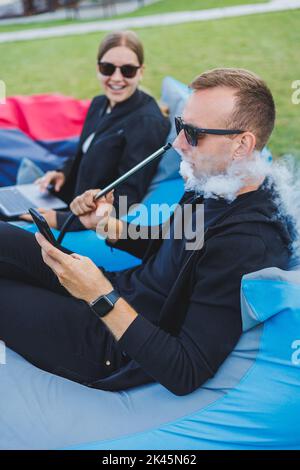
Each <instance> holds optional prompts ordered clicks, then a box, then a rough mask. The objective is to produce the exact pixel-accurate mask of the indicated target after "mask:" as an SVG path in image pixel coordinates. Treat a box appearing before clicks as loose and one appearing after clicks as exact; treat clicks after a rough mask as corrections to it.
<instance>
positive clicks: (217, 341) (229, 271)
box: [95, 185, 291, 395]
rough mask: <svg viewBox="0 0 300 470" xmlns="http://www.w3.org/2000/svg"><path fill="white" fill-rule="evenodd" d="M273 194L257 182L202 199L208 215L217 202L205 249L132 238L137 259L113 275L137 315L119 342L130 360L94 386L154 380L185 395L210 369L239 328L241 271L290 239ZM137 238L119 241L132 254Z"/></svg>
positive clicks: (257, 265)
mask: <svg viewBox="0 0 300 470" xmlns="http://www.w3.org/2000/svg"><path fill="white" fill-rule="evenodd" d="M272 199H273V198H272V193H271V191H270V190H268V189H266V188H265V187H264V185H263V186H262V187H261V188H260V189H259V190H257V191H253V192H250V193H246V194H243V195H241V196H239V197H238V198H237V199H236V200H235V201H234V202H232V203H231V204H228V203H226V202H225V201H223V202H221V203H220V201H218V202H216V203H214V202H213V201H211V203H210V204H207V203H206V204H205V206H206V213H207V215H208V216H209V207H210V209H211V210H212V211H213V209H216V207H215V206H216V204H217V205H218V208H217V211H216V212H218V217H217V219H216V218H215V217H213V220H212V219H211V220H210V222H211V223H210V226H209V227H208V228H207V230H206V233H205V238H204V245H203V247H202V248H201V249H200V250H195V251H193V252H192V253H190V254H186V253H184V252H180V250H178V246H177V247H176V244H175V243H174V242H172V240H170V241H169V242H168V243H167V241H166V240H164V241H163V242H161V243H160V244H157V241H156V242H155V246H156V248H153V246H152V248H151V244H152V245H154V243H153V242H149V241H147V240H138V243H137V251H138V252H139V253H141V252H143V249H142V246H144V253H145V255H144V261H143V264H142V265H141V266H139V267H136V268H133V269H131V270H126V271H123V272H121V274H118V275H117V276H116V278H115V279H116V285H117V287H119V289H120V292H121V293H122V290H123V291H124V297H125V298H127V299H128V301H129V303H131V304H132V306H133V307H134V308H136V310H137V313H138V316H137V317H136V319H135V320H134V321H133V322H132V323H131V325H130V326H129V328H128V329H127V330H126V331H125V333H124V334H123V336H122V337H121V338H120V340H119V341H118V344H117V346H118V347H119V348H121V349H122V350H123V351H124V352H125V353H126V354H127V356H128V358H129V362H128V363H127V364H126V365H124V367H123V368H121V369H119V370H118V371H116V372H115V373H113V374H112V375H111V376H110V377H107V378H105V379H101V380H99V381H98V382H97V384H95V386H97V387H98V388H102V389H107V390H118V389H122V388H127V387H131V386H135V385H139V384H142V383H147V382H151V381H158V382H160V383H161V384H162V385H164V386H165V387H166V388H167V389H169V390H170V391H172V392H173V393H175V394H176V395H184V394H187V393H190V392H192V391H193V390H195V389H196V388H198V387H199V386H200V385H202V384H203V383H204V382H205V381H206V380H207V379H209V378H210V377H212V376H213V375H214V374H215V373H216V371H217V370H218V368H219V367H220V365H221V364H222V362H223V361H224V360H225V358H226V357H227V356H228V354H229V353H230V352H231V351H232V350H233V349H234V346H235V344H236V343H237V341H238V339H239V337H240V335H241V332H242V326H241V311H240V284H241V278H242V276H243V275H244V274H246V273H249V272H253V271H256V270H259V269H262V268H265V267H269V266H278V267H281V268H282V267H285V266H286V264H287V261H288V257H289V254H290V252H289V245H290V242H291V237H290V234H289V232H288V229H287V226H286V224H285V222H284V220H283V219H280V218H278V217H277V216H276V214H277V211H276V207H275V206H274V204H273V202H272ZM216 212H215V214H214V215H216ZM135 243H136V241H130V240H121V241H120V242H118V244H117V246H118V247H120V248H125V247H126V248H127V249H128V251H131V252H132V253H134V254H137V253H136V252H135V248H134V246H135ZM147 245H148V246H147ZM149 245H150V249H149ZM147 253H148V254H147ZM176 254H177V255H178V259H177V260H176ZM172 256H174V257H175V258H174V259H173V260H172ZM174 270H175V272H174ZM112 279H113V276H112Z"/></svg>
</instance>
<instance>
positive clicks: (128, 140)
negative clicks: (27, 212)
mask: <svg viewBox="0 0 300 470" xmlns="http://www.w3.org/2000/svg"><path fill="white" fill-rule="evenodd" d="M107 105H108V99H107V97H106V96H104V95H102V96H97V97H95V98H94V99H93V101H92V103H91V105H90V107H89V110H88V113H87V117H86V119H85V122H84V126H83V130H82V133H81V136H80V139H79V144H78V150H77V153H76V156H75V158H74V160H70V161H69V162H67V164H66V165H65V166H64V167H63V168H60V170H61V171H63V172H64V173H65V175H66V177H67V180H66V183H65V185H64V186H63V188H62V191H61V192H60V193H59V196H60V197H61V198H62V199H64V200H65V201H66V202H67V203H70V202H71V201H72V199H73V198H74V197H75V196H78V195H79V194H82V193H83V192H84V191H86V190H87V189H96V188H100V189H102V188H104V187H105V186H107V185H108V184H109V183H111V182H112V181H114V180H115V179H116V178H118V177H119V176H121V175H122V174H124V173H125V172H126V171H128V170H129V169H130V168H132V167H133V166H135V165H136V164H137V163H139V162H140V161H142V160H143V159H144V158H145V157H147V156H148V155H150V154H151V153H153V152H154V151H155V150H157V149H158V148H159V147H161V146H162V145H164V144H165V141H166V138H167V135H168V132H169V129H170V122H169V120H168V119H167V118H165V117H164V116H163V115H162V113H161V111H160V109H159V107H158V105H157V103H156V102H155V100H154V99H153V98H152V97H151V96H149V95H147V94H146V93H144V92H142V91H140V90H136V91H135V93H134V94H133V95H132V96H131V97H130V98H129V99H128V100H126V101H124V102H122V103H119V104H117V105H116V106H115V107H114V108H113V109H112V111H111V113H109V114H106V113H105V110H106V108H107ZM93 132H95V133H96V134H95V137H94V138H93V141H92V143H91V145H90V146H89V148H88V151H87V152H86V154H84V155H83V153H82V144H83V143H84V142H85V140H86V139H87V137H89V136H90V134H91V133H93ZM157 165H158V160H156V161H155V162H153V163H151V164H150V165H148V166H147V167H145V168H144V169H142V170H140V171H139V173H138V174H137V175H136V176H132V177H131V178H129V179H128V180H127V181H126V182H124V183H123V184H122V185H121V186H119V188H117V189H116V190H115V193H114V196H115V207H116V211H117V213H118V196H120V195H127V198H128V206H130V205H131V204H134V203H137V202H140V201H141V200H142V199H143V197H144V196H145V194H146V192H147V189H148V186H149V184H150V182H151V179H152V177H153V176H154V173H155V171H156V168H157ZM68 215H69V212H61V211H58V213H57V221H58V228H61V226H62V224H63V223H64V221H65V220H66V218H67V216H68ZM79 227H80V224H78V223H77V224H75V225H73V226H72V227H71V229H72V228H73V229H74V228H79Z"/></svg>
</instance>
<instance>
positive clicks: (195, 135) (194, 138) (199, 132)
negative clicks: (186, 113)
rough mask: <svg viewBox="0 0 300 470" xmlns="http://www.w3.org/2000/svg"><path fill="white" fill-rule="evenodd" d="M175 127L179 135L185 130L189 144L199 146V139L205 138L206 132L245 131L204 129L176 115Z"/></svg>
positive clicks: (230, 132)
mask: <svg viewBox="0 0 300 470" xmlns="http://www.w3.org/2000/svg"><path fill="white" fill-rule="evenodd" d="M175 127H176V132H177V135H178V134H179V133H180V132H181V131H182V130H183V131H184V135H185V138H186V140H187V142H188V144H189V145H192V147H197V144H198V140H199V139H201V138H203V137H204V136H205V135H206V134H213V135H233V134H242V133H243V132H245V131H241V130H240V129H203V128H201V127H194V126H192V125H191V124H185V123H184V122H183V120H182V119H181V117H179V116H178V117H175Z"/></svg>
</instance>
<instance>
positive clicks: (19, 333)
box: [0, 222, 128, 386]
mask: <svg viewBox="0 0 300 470" xmlns="http://www.w3.org/2000/svg"><path fill="white" fill-rule="evenodd" d="M0 305H1V307H0V340H2V341H4V342H5V343H6V345H7V346H8V347H10V348H11V349H13V350H14V351H16V352H17V353H19V354H21V355H22V356H23V357H25V358H26V359H27V360H29V361H30V362H31V363H32V364H34V365H36V366H37V367H40V368H41V369H44V370H47V371H49V372H52V373H54V374H57V375H61V376H63V377H66V378H68V379H70V380H74V381H76V382H80V383H82V384H85V385H89V386H92V385H93V382H95V381H97V379H100V378H104V377H107V376H108V375H110V374H111V373H112V372H113V371H115V370H117V369H119V368H120V367H121V366H122V365H123V364H125V363H126V362H128V359H127V360H126V358H125V357H124V353H122V351H121V350H120V349H119V347H118V342H117V341H116V340H115V339H114V337H113V335H112V334H111V333H110V332H109V331H108V329H107V328H106V327H105V325H104V324H103V323H102V322H101V320H99V319H98V318H97V317H96V315H95V314H94V313H93V312H92V311H91V309H90V308H89V306H88V305H87V304H86V303H85V302H84V301H82V300H78V299H75V298H74V297H72V296H70V295H69V293H68V292H67V291H66V290H65V289H64V288H63V287H62V286H61V285H60V283H59V282H58V279H57V277H56V276H55V274H54V273H53V272H52V271H51V269H50V268H48V266H47V265H46V264H45V263H44V261H43V259H42V256H41V250H40V247H39V245H38V244H37V242H36V240H35V237H34V235H33V234H31V233H29V232H26V231H25V230H22V229H20V228H18V227H15V226H12V225H11V224H8V223H5V222H0Z"/></svg>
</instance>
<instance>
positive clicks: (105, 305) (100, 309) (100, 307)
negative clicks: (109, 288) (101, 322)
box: [92, 295, 114, 317]
mask: <svg viewBox="0 0 300 470" xmlns="http://www.w3.org/2000/svg"><path fill="white" fill-rule="evenodd" d="M113 308H114V304H113V303H112V302H111V300H109V299H108V298H107V297H106V296H105V295H103V296H102V297H100V298H99V299H98V300H97V301H96V302H95V303H94V305H92V309H93V310H94V312H95V313H96V314H97V315H98V316H99V317H104V316H105V315H107V314H108V313H109V312H110V311H111V310H112V309H113Z"/></svg>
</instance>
